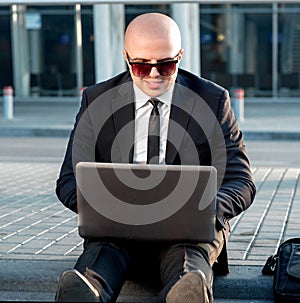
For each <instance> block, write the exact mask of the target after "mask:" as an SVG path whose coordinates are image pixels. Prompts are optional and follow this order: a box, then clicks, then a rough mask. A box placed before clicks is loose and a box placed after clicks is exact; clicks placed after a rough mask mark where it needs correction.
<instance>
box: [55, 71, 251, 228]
mask: <svg viewBox="0 0 300 303" xmlns="http://www.w3.org/2000/svg"><path fill="white" fill-rule="evenodd" d="M134 117H135V111H134V92H133V86H132V79H131V77H130V74H129V72H123V73H121V74H119V75H117V76H116V77H114V78H112V79H110V80H108V81H106V82H102V83H99V84H96V85H94V86H91V87H89V88H87V89H86V90H85V91H84V93H83V97H82V102H81V108H80V110H79V112H78V114H77V116H76V121H75V125H74V128H73V130H72V132H71V135H70V140H69V143H68V147H67V150H66V154H65V158H64V161H63V164H62V167H61V171H60V175H59V179H58V180H57V188H56V193H57V196H58V198H59V199H60V201H61V202H62V203H63V204H64V205H65V206H66V207H68V208H70V209H71V210H73V211H75V212H77V202H76V182H75V176H74V167H75V164H76V163H77V162H79V161H97V162H131V161H132V155H133V152H132V148H133V142H134ZM166 163H167V164H178V165H179V164H196V165H197V164H199V165H213V166H215V167H216V168H217V171H218V186H219V188H218V194H217V205H216V210H217V223H218V227H219V228H221V227H223V228H226V226H227V225H226V223H227V222H228V221H229V220H230V219H231V218H232V217H234V216H236V215H238V214H239V213H241V212H242V211H243V210H245V209H247V208H248V207H249V206H250V205H251V203H252V202H253V199H254V196H255V185H254V183H253V180H252V174H251V170H250V165H249V161H248V158H247V154H246V150H245V146H244V142H243V137H242V132H241V131H240V129H239V127H238V123H237V120H236V118H235V116H234V114H233V112H232V109H231V106H230V98H229V94H228V91H227V90H225V89H224V88H222V87H220V86H218V85H217V84H215V83H213V82H211V81H208V80H205V79H203V78H199V77H197V76H195V75H193V74H191V73H189V72H187V71H184V70H182V69H179V72H178V77H177V79H176V84H175V88H174V93H173V100H172V106H171V113H170V123H169V131H168V143H167V149H166Z"/></svg>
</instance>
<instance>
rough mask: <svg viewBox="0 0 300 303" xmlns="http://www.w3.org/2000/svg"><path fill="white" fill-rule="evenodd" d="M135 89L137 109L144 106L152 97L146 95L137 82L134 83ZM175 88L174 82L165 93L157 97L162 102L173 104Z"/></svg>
mask: <svg viewBox="0 0 300 303" xmlns="http://www.w3.org/2000/svg"><path fill="white" fill-rule="evenodd" d="M133 90H134V95H135V109H136V110H137V109H139V108H141V107H142V106H144V105H145V104H146V103H147V102H148V100H149V99H150V98H151V97H150V96H148V95H146V94H145V93H144V92H143V91H142V90H141V89H140V88H139V87H138V86H137V85H136V84H135V83H133ZM173 90H174V84H173V85H172V87H171V88H170V89H169V90H167V91H166V92H165V93H164V94H162V95H161V96H159V97H157V99H159V100H160V101H161V102H162V103H164V104H166V105H168V106H171V103H172V96H173Z"/></svg>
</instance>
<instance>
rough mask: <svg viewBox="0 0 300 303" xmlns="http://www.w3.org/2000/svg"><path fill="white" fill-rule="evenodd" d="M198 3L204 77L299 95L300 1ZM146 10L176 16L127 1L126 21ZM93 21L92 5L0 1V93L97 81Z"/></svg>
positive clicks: (250, 92)
mask: <svg viewBox="0 0 300 303" xmlns="http://www.w3.org/2000/svg"><path fill="white" fill-rule="evenodd" d="M198 5H199V39H198V41H195V43H197V44H199V58H200V60H199V62H200V66H199V70H200V74H201V76H203V77H205V78H208V79H211V80H213V81H215V82H217V83H219V84H221V85H222V86H224V87H226V88H227V89H229V90H230V89H232V88H235V87H242V88H244V89H245V96H246V97H249V98H261V97H263V98H281V97H283V98H298V97H299V96H300V3H299V4H298V3H290V4H288V3H286V4H284V3H283V4H280V3H273V4H272V3H270V4H255V5H254V4H198ZM111 7H113V5H111ZM148 11H159V12H163V13H166V14H168V15H170V16H172V9H171V4H162V5H124V14H125V16H124V22H125V26H126V25H127V24H128V22H130V20H131V19H132V18H134V17H135V16H136V15H138V14H141V13H144V12H148ZM78 14H79V15H78ZM78 17H79V18H80V29H81V31H82V34H81V37H82V41H81V44H80V50H79V49H78V45H79V44H78V27H77V23H76V22H77V21H78ZM94 18H95V14H94V12H93V6H92V5H81V6H80V10H79V11H78V10H76V6H75V5H65V6H62V5H60V6H31V5H26V6H25V5H12V6H0V88H1V93H2V88H3V87H4V86H13V87H14V94H15V96H18V97H31V96H59V97H62V96H78V94H79V89H80V87H83V86H89V85H91V84H93V83H95V81H96V80H95V79H96V77H95V60H96V58H95V56H96V54H95V47H94V43H95V35H94V32H95V29H94V26H95V23H94ZM183 47H184V46H183ZM97 55H99V54H97ZM78 56H80V58H81V62H82V70H81V69H78ZM120 56H122V54H120ZM1 93H0V94H1Z"/></svg>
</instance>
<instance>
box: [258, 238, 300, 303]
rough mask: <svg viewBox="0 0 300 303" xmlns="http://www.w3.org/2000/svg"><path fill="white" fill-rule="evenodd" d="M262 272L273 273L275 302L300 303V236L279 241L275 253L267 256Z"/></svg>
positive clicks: (265, 273)
mask: <svg viewBox="0 0 300 303" xmlns="http://www.w3.org/2000/svg"><path fill="white" fill-rule="evenodd" d="M262 273H263V274H264V275H274V278H273V294H274V302H275V303H281V302H282V303H290V302H299V303H300V238H291V239H289V240H287V241H285V242H283V243H281V244H280V246H279V247H278V250H277V253H276V254H275V255H273V256H270V257H269V258H268V260H267V262H266V264H265V266H264V268H263V269H262Z"/></svg>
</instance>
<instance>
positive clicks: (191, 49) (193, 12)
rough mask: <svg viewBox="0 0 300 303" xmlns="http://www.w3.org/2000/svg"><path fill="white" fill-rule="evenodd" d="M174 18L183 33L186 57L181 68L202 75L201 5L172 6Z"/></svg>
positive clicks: (183, 58) (182, 38) (183, 46)
mask: <svg viewBox="0 0 300 303" xmlns="http://www.w3.org/2000/svg"><path fill="white" fill-rule="evenodd" d="M172 18H173V19H174V20H175V22H176V23H177V24H178V26H179V28H180V31H181V40H182V48H183V49H184V55H183V57H182V61H181V62H180V66H181V67H182V68H184V69H186V70H188V71H190V72H192V73H195V74H196V75H200V70H201V68H200V64H201V62H200V23H199V19H200V18H199V4H198V3H190V4H186V3H184V4H172Z"/></svg>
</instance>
